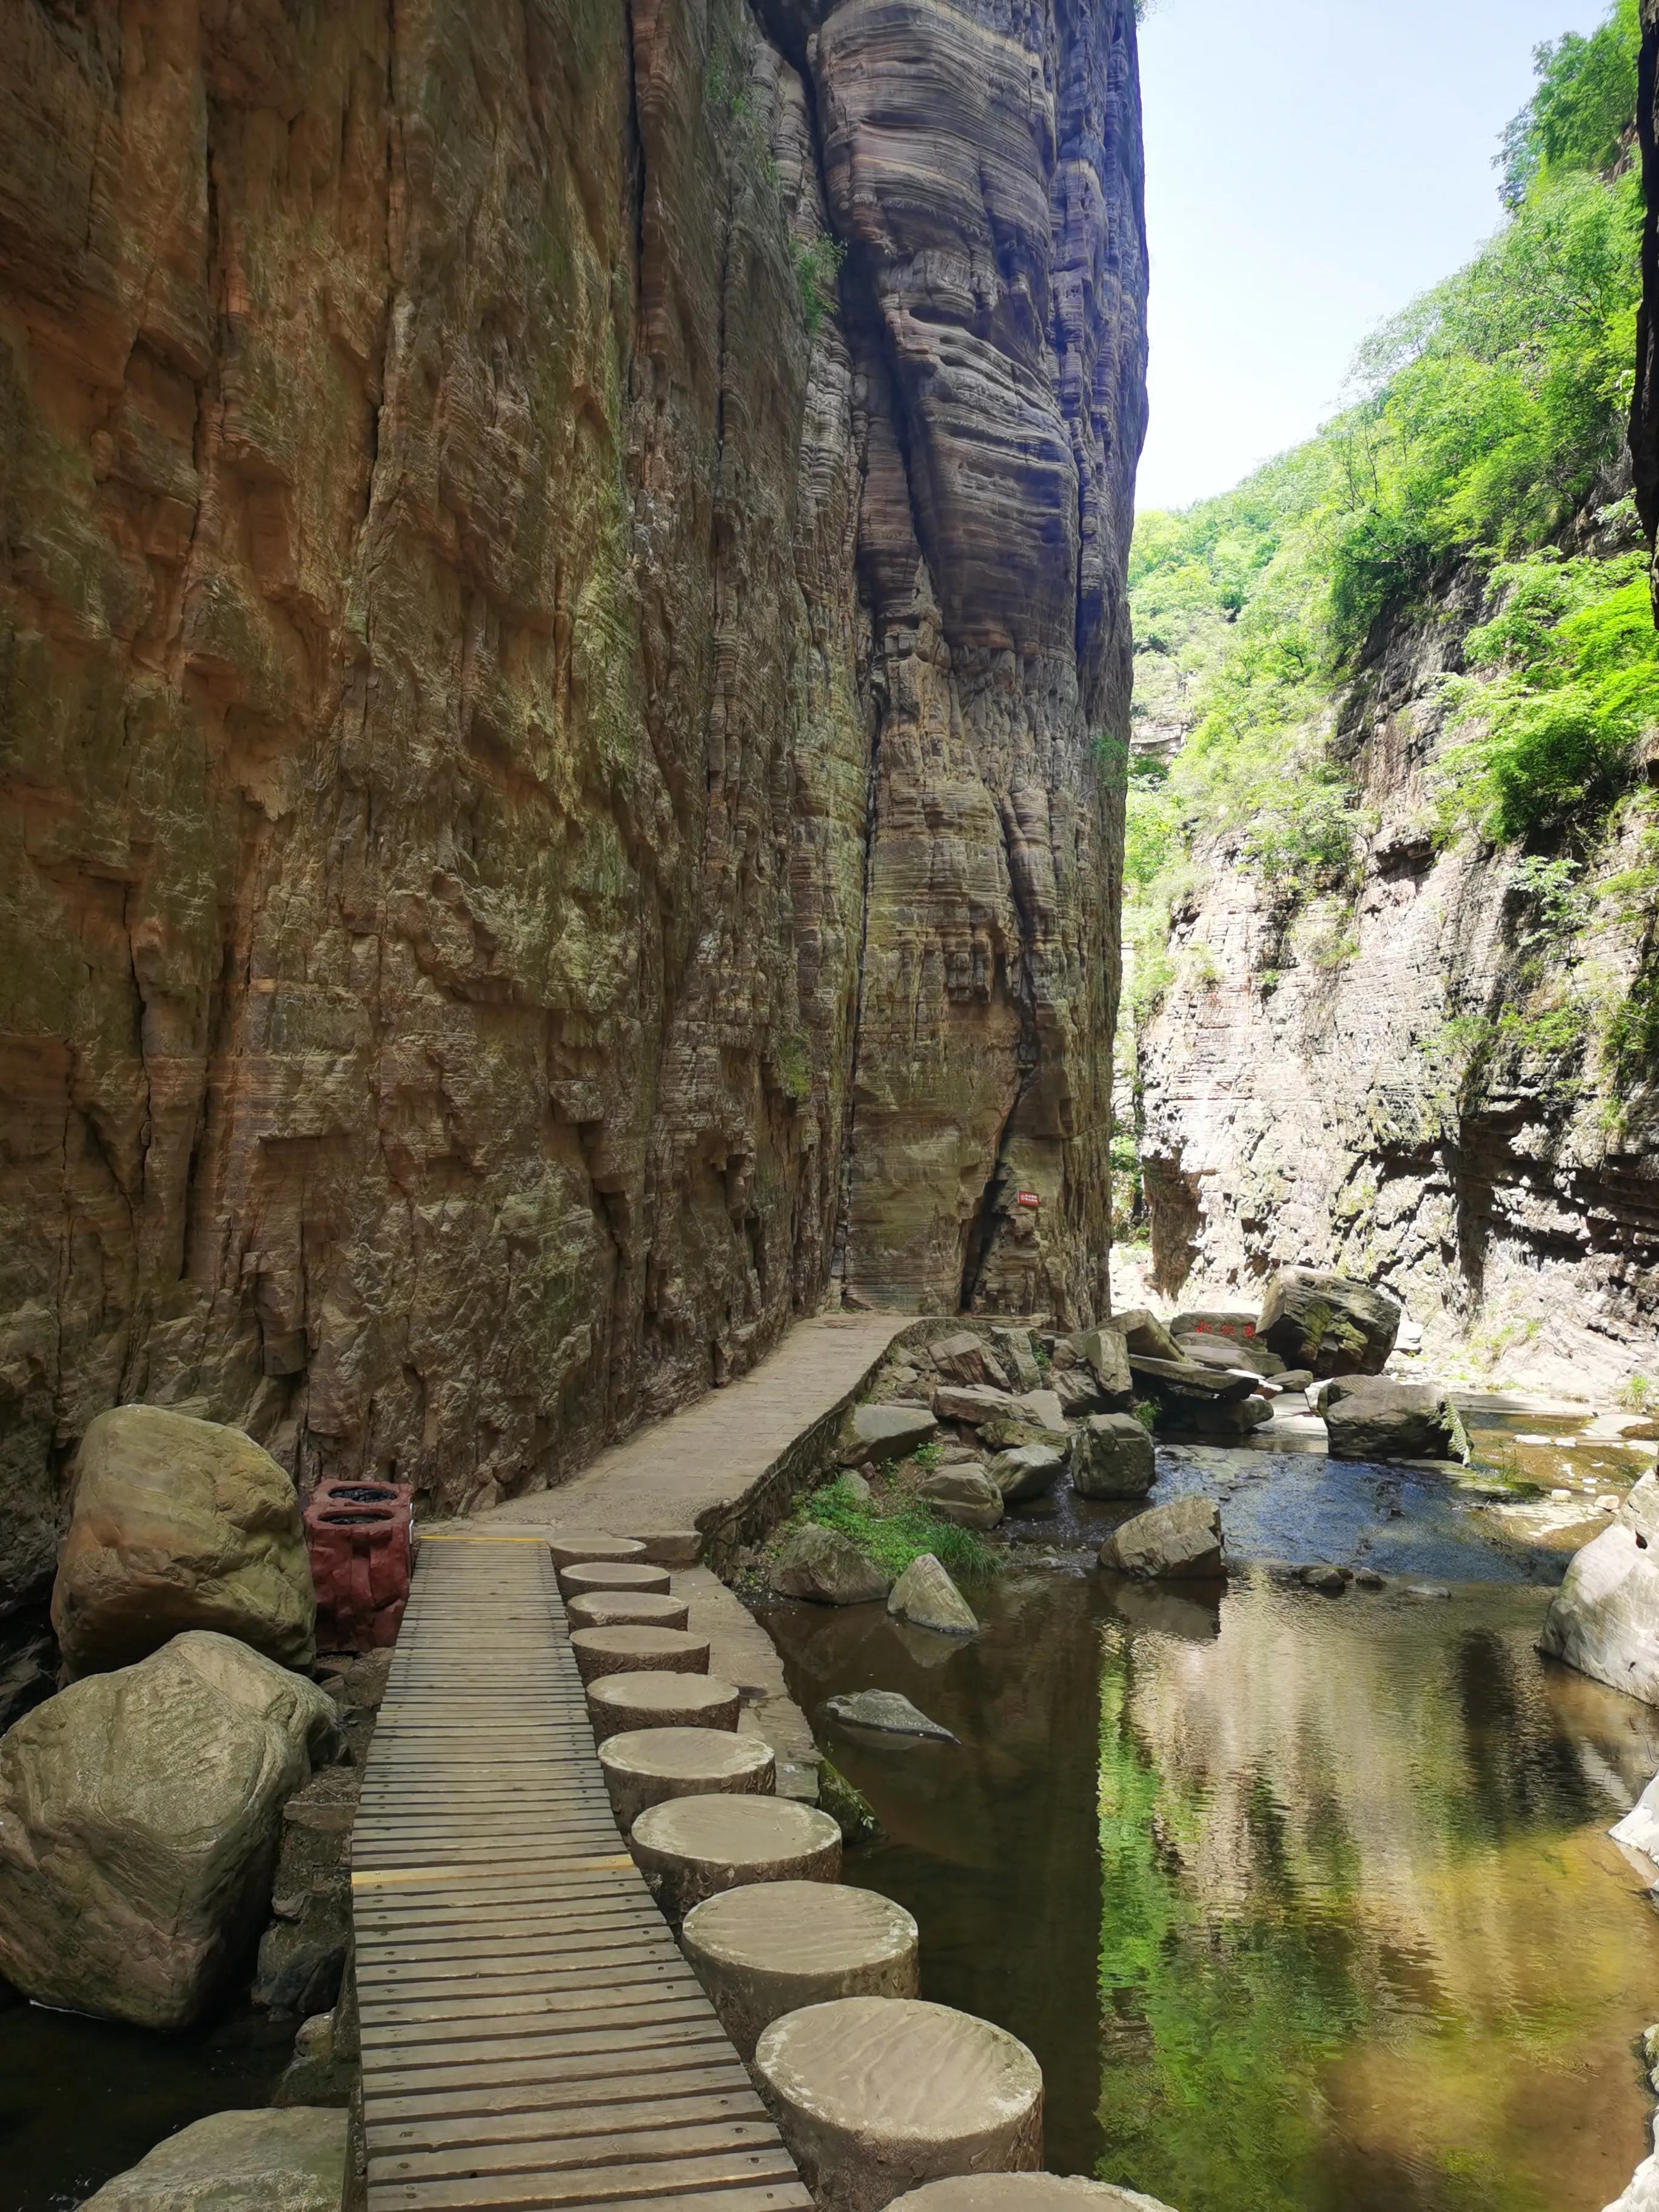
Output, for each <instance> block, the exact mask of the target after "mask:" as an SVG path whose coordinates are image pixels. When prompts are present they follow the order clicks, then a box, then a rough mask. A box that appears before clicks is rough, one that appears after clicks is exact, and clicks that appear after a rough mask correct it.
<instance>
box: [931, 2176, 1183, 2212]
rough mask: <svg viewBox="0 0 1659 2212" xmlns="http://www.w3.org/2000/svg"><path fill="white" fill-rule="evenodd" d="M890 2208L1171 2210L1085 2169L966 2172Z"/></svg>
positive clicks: (952, 2211)
mask: <svg viewBox="0 0 1659 2212" xmlns="http://www.w3.org/2000/svg"><path fill="white" fill-rule="evenodd" d="M890 2212H1170V2208H1169V2206H1168V2205H1167V2204H1160V2203H1158V2199H1157V2198H1156V2197H1143V2196H1142V2195H1141V2194H1140V2193H1139V2191H1138V2190H1133V2189H1114V2188H1113V2187H1112V2185H1111V2184H1110V2182H1109V2181H1089V2180H1085V2178H1084V2176H1083V2175H1082V2174H1080V2173H963V2174H958V2175H957V2176H956V2177H955V2178H954V2179H951V2180H950V2181H929V2182H927V2183H925V2184H924V2185H923V2186H922V2187H921V2188H920V2189H913V2190H911V2191H909V2192H908V2194H907V2195H905V2196H903V2197H895V2198H894V2199H893V2202H892V2205H891V2207H890Z"/></svg>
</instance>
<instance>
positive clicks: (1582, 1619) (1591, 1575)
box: [1538, 1474, 1659, 1705]
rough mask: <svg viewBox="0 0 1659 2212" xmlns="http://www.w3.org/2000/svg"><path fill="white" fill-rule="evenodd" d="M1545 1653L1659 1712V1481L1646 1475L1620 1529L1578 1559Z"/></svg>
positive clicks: (1552, 1619) (1546, 1631)
mask: <svg viewBox="0 0 1659 2212" xmlns="http://www.w3.org/2000/svg"><path fill="white" fill-rule="evenodd" d="M1538 1648H1539V1650H1541V1652H1543V1653H1544V1654H1545V1655H1546V1656H1547V1657H1548V1658H1552V1659H1561V1660H1565V1662H1566V1664H1567V1665H1568V1666H1569V1667H1576V1668H1577V1670H1578V1672H1579V1673H1580V1674H1588V1675H1589V1676H1590V1677H1591V1679H1592V1680H1595V1681H1597V1682H1606V1683H1607V1684H1608V1685H1609V1686H1611V1687H1612V1688H1613V1689H1615V1690H1623V1691H1624V1692H1626V1695H1627V1696H1630V1697H1632V1698H1639V1699H1641V1700H1642V1702H1643V1703H1644V1705H1659V1476H1655V1475H1652V1474H1644V1476H1643V1477H1642V1480H1640V1481H1639V1482H1638V1484H1637V1486H1636V1487H1635V1488H1634V1489H1633V1490H1632V1492H1631V1493H1630V1495H1629V1497H1628V1498H1626V1500H1625V1503H1624V1504H1623V1505H1622V1506H1621V1507H1620V1510H1619V1514H1618V1517H1617V1518H1616V1520H1615V1521H1614V1522H1613V1526H1612V1527H1611V1528H1604V1529H1603V1530H1602V1531H1601V1534H1600V1535H1599V1536H1596V1537H1595V1538H1593V1539H1592V1540H1591V1541H1590V1542H1589V1543H1588V1544H1586V1545H1585V1546H1584V1547H1583V1550H1582V1551H1581V1552H1576V1553H1574V1554H1573V1557H1572V1562H1571V1565H1570V1566H1569V1567H1568V1569H1567V1572H1566V1578H1565V1581H1564V1582H1563V1583H1562V1584H1561V1587H1560V1589H1559V1590H1557V1591H1556V1593H1555V1595H1554V1596H1553V1598H1552V1599H1551V1600H1550V1607H1549V1611H1548V1613H1546V1615H1545V1616H1544V1628H1543V1632H1542V1634H1541V1636H1540V1638H1539V1639H1538Z"/></svg>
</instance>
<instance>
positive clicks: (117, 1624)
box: [52, 1406, 317, 1674]
mask: <svg viewBox="0 0 1659 2212" xmlns="http://www.w3.org/2000/svg"><path fill="white" fill-rule="evenodd" d="M73 1500H74V1503H73V1511H72V1514H71V1517H70V1530H69V1537H68V1540H67V1541H66V1542H65V1544H64V1552H63V1556H62V1558H61V1559H60V1560H59V1561H58V1579H57V1582H56V1583H55V1584H54V1586H53V1589H52V1626H53V1628H54V1629H55V1630H56V1631H57V1634H58V1644H59V1645H60V1647H61V1648H62V1650H63V1654H64V1660H65V1662H67V1664H68V1665H69V1667H70V1669H71V1670H72V1671H73V1672H74V1673H75V1674H88V1673H89V1672H91V1671H92V1670H93V1669H94V1668H100V1667H126V1666H131V1664H132V1662H134V1661H135V1660H138V1659H144V1658H148V1657H149V1654H150V1653H151V1652H152V1651H157V1650H160V1649H161V1645H162V1644H166V1643H167V1642H168V1641H169V1640H170V1639H171V1638H173V1637H174V1636H177V1635H179V1634H180V1633H182V1632H183V1631H185V1629H191V1628H206V1629H212V1630H215V1631H216V1632H218V1633H219V1634H221V1635H222V1636H234V1637H236V1638H238V1639H239V1640H240V1642H242V1643H244V1644H252V1647H253V1649H254V1650H256V1651H263V1652H264V1654H265V1655H266V1656H267V1657H268V1658H271V1659H275V1660H276V1661H278V1662H280V1663H281V1664H282V1665H283V1666H284V1667H309V1666H310V1664H311V1662H312V1661H313V1658H314V1657H315V1656H316V1650H317V1646H316V1638H315V1635H314V1633H313V1631H314V1626H315V1622H316V1616H317V1602H316V1598H315V1596H314V1595H313V1590H312V1584H311V1567H310V1565H309V1563H308V1561H307V1557H306V1544H305V1531H304V1529H303V1528H302V1527H301V1519H300V1501H299V1499H298V1498H297V1497H296V1496H295V1489H294V1484H293V1482H292V1480H290V1479H289V1476H288V1475H287V1474H284V1473H283V1469H282V1468H280V1467H278V1465H277V1464H276V1461H275V1460H274V1459H272V1457H271V1456H270V1453H269V1452H267V1451H264V1450H262V1449H260V1447H259V1446H258V1444H256V1443H253V1442H252V1439H251V1438H250V1437H246V1436H244V1435H243V1433H242V1431H240V1429H228V1428H223V1427H221V1426H220V1425H218V1424H217V1423H216V1422H213V1421H197V1420H192V1419H191V1418H190V1417H189V1416H188V1415H187V1414H184V1413H169V1412H168V1411H167V1409H166V1408H165V1407H160V1406H119V1407H113V1408H112V1410H111V1411H110V1412H109V1413H100V1415H99V1416H98V1418H97V1419H96V1420H95V1421H94V1422H93V1423H92V1424H91V1425H90V1426H89V1427H88V1431H87V1433H86V1435H85V1437H83V1438H82V1443H81V1449H80V1452H79V1453H78V1455H77V1456H76V1468H75V1474H74V1491H73Z"/></svg>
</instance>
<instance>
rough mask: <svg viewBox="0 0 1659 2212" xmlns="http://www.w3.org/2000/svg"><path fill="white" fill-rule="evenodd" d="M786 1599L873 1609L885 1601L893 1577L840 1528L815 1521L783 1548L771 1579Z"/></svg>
mask: <svg viewBox="0 0 1659 2212" xmlns="http://www.w3.org/2000/svg"><path fill="white" fill-rule="evenodd" d="M768 1580H769V1582H770V1583H771V1585H772V1588H773V1589H775V1590H776V1591H777V1592H778V1594H779V1595H780V1596H782V1597H804V1598H807V1599H810V1600H811V1602H812V1603H813V1604H814V1605H872V1604H873V1603H874V1602H875V1601H876V1600H877V1599H878V1598H883V1597H885V1596H886V1595H887V1590H888V1581H887V1577H886V1576H885V1575H884V1574H883V1572H882V1571H881V1569H880V1568H879V1567H878V1566H877V1565H876V1564H875V1562H874V1561H873V1560H872V1559H866V1557H865V1555H864V1553H862V1552H861V1551H860V1549H859V1547H858V1546H857V1545H856V1544H855V1543H854V1541H853V1540H852V1538H851V1537H850V1536H843V1535H842V1533H841V1531H840V1529H839V1528H820V1527H819V1525H818V1523H817V1522H816V1521H809V1522H807V1523H806V1524H805V1527H804V1528H797V1529H796V1530H795V1532H794V1534H793V1535H792V1536H788V1537H786V1538H785V1540H784V1541H783V1542H782V1544H781V1545H780V1547H778V1553H777V1556H776V1557H775V1559H774V1560H773V1562H772V1566H771V1571H770V1573H769V1577H768Z"/></svg>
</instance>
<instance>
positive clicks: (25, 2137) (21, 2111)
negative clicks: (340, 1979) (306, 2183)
mask: <svg viewBox="0 0 1659 2212" xmlns="http://www.w3.org/2000/svg"><path fill="white" fill-rule="evenodd" d="M262 2037H265V2038H274V2039H269V2040H262ZM293 2051H294V2023H293V2022H292V2021H289V2022H287V2024H286V2027H285V2029H283V2031H282V2032H281V2033H280V2034H279V2033H277V2031H276V2030H275V2029H273V2028H272V2027H270V2024H269V2023H267V2022H266V2021H264V2020H262V2019H260V2018H258V2017H257V2016H250V2015H246V2014H244V2015H240V2016H237V2017H234V2018H232V2019H229V2020H227V2021H223V2022H222V2023H220V2024H218V2025H216V2026H214V2027H208V2028H204V2029H197V2030H193V2031H191V2032H189V2033H185V2034H179V2035H151V2034H147V2033H145V2032H144V2031H143V2029H141V2028H136V2027H118V2026H117V2025H115V2024H114V2023H113V2022H111V2021H95V2020H82V2019H80V2018H78V2017H76V2015H73V2014H70V2013H55V2012H44V2011H42V2010H41V2009H40V2008H39V2007H38V2006H35V2005H24V2004H18V2005H13V2006H11V2007H10V2008H8V2009H7V2010H5V2011H0V2204H3V2205H5V2206H7V2207H8V2208H9V2212H72V2208H73V2207H74V2206H76V2205H78V2204H79V2203H81V2202H82V2199H83V2198H84V2197H89V2196H90V2195H91V2194H92V2192H93V2191H94V2190H95V2189H100V2188H101V2187H102V2186H103V2185H104V2183H105V2182H106V2181H108V2180H109V2179H111V2178H112V2176H113V2175H115V2174H118V2173H121V2172H125V2169H126V2168H127V2167H128V2166H136V2165H137V2162H138V2160H140V2159H141V2158H143V2155H144V2154H145V2152H146V2151H149V2150H153V2149H154V2148H155V2145H156V2144H157V2143H158V2142H161V2138H162V2137H163V2136H169V2135H172V2134H173V2132H174V2131H175V2130H177V2129H179V2128H182V2127H185V2126H187V2125H188V2124H190V2122H191V2120H199V2119H202V2118H204V2117H205V2116H206V2115H207V2114H208V2113H209V2112H226V2111H228V2110H232V2109H234V2108H238V2107H244V2106H255V2105H268V2104H269V2103H270V2093H271V2091H272V2090H273V2089H274V2088H275V2087H276V2081H277V2077H278V2075H280V2074H281V2073H282V2071H283V2068H284V2066H285V2065H286V2064H287V2063H288V2061H289V2058H290V2057H292V2056H293Z"/></svg>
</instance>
